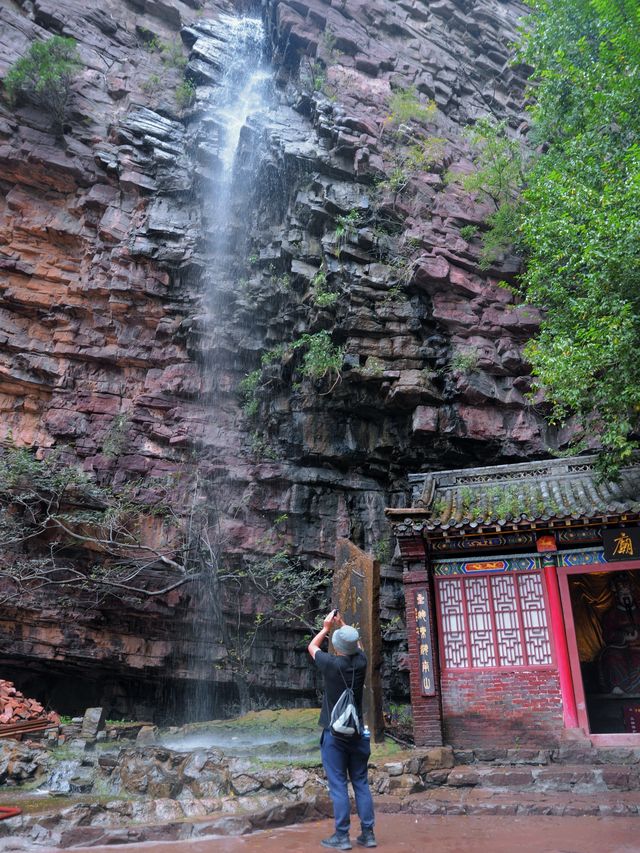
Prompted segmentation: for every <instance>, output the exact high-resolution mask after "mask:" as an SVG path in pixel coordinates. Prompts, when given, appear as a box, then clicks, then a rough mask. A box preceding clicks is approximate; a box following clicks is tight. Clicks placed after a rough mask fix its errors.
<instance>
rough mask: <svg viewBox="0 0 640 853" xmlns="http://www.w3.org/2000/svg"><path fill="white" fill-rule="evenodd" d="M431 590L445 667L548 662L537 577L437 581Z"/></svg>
mask: <svg viewBox="0 0 640 853" xmlns="http://www.w3.org/2000/svg"><path fill="white" fill-rule="evenodd" d="M437 588H438V599H439V602H440V607H439V610H440V634H441V639H442V653H443V664H444V666H445V667H446V668H448V669H466V668H469V667H472V668H486V667H517V666H548V665H549V664H550V663H551V643H550V640H549V628H548V624H547V614H546V610H545V604H544V594H543V590H542V581H541V578H540V575H539V574H533V573H524V572H523V573H518V574H516V573H513V574H504V575H484V576H479V577H465V576H457V577H448V578H438V584H437Z"/></svg>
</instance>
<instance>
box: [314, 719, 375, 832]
mask: <svg viewBox="0 0 640 853" xmlns="http://www.w3.org/2000/svg"><path fill="white" fill-rule="evenodd" d="M320 752H321V754H322V764H323V766H324V769H325V773H326V774H327V781H328V782H329V794H330V795H331V801H332V802H333V816H334V819H335V822H336V832H340V833H343V832H349V823H350V819H351V806H350V804H349V789H348V787H347V783H348V780H350V781H351V784H352V785H353V793H354V794H355V797H356V809H357V811H358V817H359V818H360V823H361V824H362V828H363V829H373V821H374V816H373V798H372V796H371V791H370V790H369V774H368V771H367V765H368V763H369V756H370V755H371V744H370V742H369V738H365V737H354V738H349V739H348V740H347V739H344V740H343V739H342V738H338V737H334V736H333V735H332V734H331V732H330V731H329V729H325V730H324V731H323V732H322V737H321V738H320Z"/></svg>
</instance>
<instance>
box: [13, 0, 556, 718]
mask: <svg viewBox="0 0 640 853" xmlns="http://www.w3.org/2000/svg"><path fill="white" fill-rule="evenodd" d="M194 7H198V8H194ZM230 11H233V7H232V4H228V3H224V2H220V3H213V2H207V3H205V4H202V5H200V4H199V3H197V2H195V0H194V2H193V3H192V4H191V5H189V4H186V3H182V2H181V0H158V2H151V0H147V2H145V3H142V2H133V0H131V2H124V0H109V2H106V3H105V4H103V5H102V7H101V11H100V12H96V11H95V10H87V9H86V7H85V6H84V5H83V4H80V3H77V2H75V0H64V2H62V3H56V4H53V3H50V2H49V0H34V2H23V3H15V4H12V5H11V6H10V7H8V8H4V9H3V10H0V23H1V25H2V26H1V27H0V31H1V33H2V35H1V36H0V38H1V40H2V41H1V44H0V73H2V74H3V75H4V74H5V73H6V70H7V68H8V67H9V65H10V64H11V63H12V62H13V61H14V60H15V59H16V58H17V57H18V56H19V55H21V54H22V53H23V52H24V51H25V49H26V47H27V46H28V44H29V42H30V41H31V40H32V39H33V38H35V37H39V38H42V37H45V36H46V35H47V34H48V33H53V32H56V33H62V34H64V35H71V36H73V37H74V38H76V39H77V40H78V46H79V51H80V54H81V57H82V62H83V70H82V73H81V74H80V76H79V77H78V79H77V80H76V82H75V83H74V91H73V99H72V102H71V110H70V113H69V116H68V123H67V126H66V127H65V133H64V139H63V140H57V139H56V138H55V136H54V135H53V134H52V133H51V131H50V129H49V127H48V124H47V121H46V119H45V118H43V116H42V115H39V114H37V113H36V112H34V110H33V109H32V108H29V107H28V106H22V107H20V108H18V109H15V110H14V109H11V108H9V106H8V105H7V104H6V103H3V104H2V107H1V112H0V164H1V168H2V175H1V181H2V189H3V203H2V210H1V213H0V222H1V225H0V228H1V233H2V238H3V240H2V242H3V250H2V254H1V256H0V264H1V265H2V268H3V276H2V282H1V284H0V310H2V314H3V321H2V334H3V341H2V348H1V350H0V386H1V387H0V405H2V411H3V417H2V429H3V431H4V435H5V436H9V434H11V437H12V439H13V441H15V442H16V443H17V444H19V445H21V446H22V445H24V446H27V447H33V448H34V449H35V450H36V451H37V452H38V453H39V454H45V453H47V452H48V450H49V449H50V448H53V447H59V448H62V447H64V453H65V454H67V456H68V459H69V460H70V461H76V460H77V461H78V462H79V463H80V464H81V465H82V467H83V468H84V469H85V470H86V471H87V472H89V473H91V474H92V475H94V476H95V477H96V478H97V480H98V481H99V482H100V483H103V484H109V483H110V484H113V485H114V487H115V488H119V487H122V485H123V484H124V483H125V482H131V481H132V480H135V479H143V480H145V481H147V482H148V483H151V484H152V483H153V482H154V480H153V479H152V478H157V479H158V480H165V481H166V478H167V477H175V478H177V479H179V480H180V481H181V482H185V481H186V482H191V479H190V478H192V477H193V476H194V474H195V471H196V469H197V471H198V478H199V482H200V484H201V491H202V493H203V494H205V495H206V496H207V499H208V500H209V501H210V503H215V505H216V513H215V514H216V524H215V530H216V536H217V537H218V538H217V542H218V546H219V550H220V552H221V554H222V558H223V560H224V561H226V562H227V563H228V564H233V565H236V566H241V565H242V564H243V561H246V560H251V559H265V558H267V557H269V556H270V555H272V554H273V553H275V552H276V551H278V550H279V549H281V548H282V547H283V546H286V547H287V548H288V549H289V551H290V553H291V554H292V555H294V556H295V557H296V558H300V559H301V560H303V561H304V562H316V563H325V564H326V565H327V567H328V570H330V566H331V561H332V559H333V550H334V545H335V541H336V538H337V537H338V536H347V537H349V538H351V539H352V540H353V541H354V542H355V543H356V544H358V545H359V546H360V547H362V548H364V549H366V550H369V551H373V552H374V553H375V554H376V555H377V556H378V557H379V558H380V559H381V561H382V563H383V577H384V578H385V581H384V595H383V617H384V619H385V620H386V626H387V627H386V639H387V641H388V642H387V651H388V655H389V657H388V663H389V664H390V665H389V666H388V667H387V686H388V688H389V689H391V691H392V692H394V694H395V695H396V696H402V695H405V691H406V685H405V683H404V681H403V677H402V674H401V672H400V669H401V666H402V660H403V659H402V638H403V633H402V626H401V625H400V624H399V619H398V617H399V615H400V614H401V613H402V601H401V594H400V593H399V591H398V589H397V585H396V580H397V578H398V572H397V570H396V569H395V568H394V566H393V562H392V549H391V548H390V534H389V531H388V529H387V527H386V523H385V521H384V516H383V509H384V507H385V506H388V505H401V504H402V502H404V500H405V480H404V477H405V475H406V474H407V473H408V472H411V471H416V470H420V469H424V468H430V467H434V468H437V467H443V466H444V467H448V468H452V467H456V466H464V465H467V464H475V465H478V464H482V463H483V462H485V461H486V462H487V464H492V463H495V462H498V461H510V460H515V459H523V458H528V457H530V456H539V455H542V454H544V453H545V452H546V450H547V445H549V444H551V445H554V444H557V443H558V441H559V438H558V437H557V436H555V435H552V434H550V433H549V432H548V430H547V428H546V427H545V426H544V424H543V422H542V420H541V418H540V417H539V415H538V414H537V413H536V412H535V411H534V410H532V409H531V407H530V405H529V404H528V403H527V401H526V398H525V394H526V393H527V391H528V390H529V388H530V379H529V377H528V372H527V371H528V368H527V365H526V363H525V362H524V360H523V357H522V345H523V343H524V342H525V341H526V339H527V338H528V336H530V334H531V333H532V332H533V331H534V330H535V328H536V324H537V322H538V317H537V315H536V314H535V312H534V311H532V309H530V308H525V307H522V306H519V305H517V304H516V303H515V301H514V297H513V295H512V293H511V292H510V291H509V290H507V289H504V288H502V287H500V286H499V281H501V280H505V279H506V280H511V279H512V278H513V276H514V274H515V273H516V271H517V260H516V259H514V258H511V257H504V258H502V259H501V260H500V261H499V262H496V263H494V264H493V266H492V267H491V268H490V269H489V270H488V271H481V270H480V268H479V264H478V260H479V252H480V248H481V243H480V239H479V237H478V236H477V235H476V236H472V237H471V236H469V234H470V231H471V230H473V228H475V229H477V231H478V233H479V232H480V230H481V229H482V227H483V222H484V221H485V219H486V216H487V214H488V213H489V212H490V206H489V205H488V203H487V202H486V201H482V200H476V199H473V198H470V197H469V196H468V195H467V194H465V193H464V192H463V191H462V190H461V189H460V188H459V186H458V185H456V184H455V183H449V182H448V181H447V180H446V179H445V174H446V172H447V170H448V169H450V168H452V169H454V170H456V171H461V172H464V171H469V170H470V169H471V168H472V163H471V160H470V151H469V147H468V144H467V142H466V141H465V140H464V137H463V130H464V128H465V127H466V125H467V124H468V123H469V122H472V121H474V120H476V119H478V118H480V117H483V116H494V117H496V118H498V119H506V120H507V121H508V123H509V125H510V126H511V128H512V129H513V131H514V132H516V131H517V129H518V128H519V127H520V124H521V118H520V105H521V101H522V93H523V85H524V78H523V70H522V69H519V68H517V67H514V66H512V65H511V64H510V59H511V54H510V49H509V47H508V45H509V43H510V42H511V40H512V39H513V37H514V35H515V27H516V24H517V22H518V19H519V17H520V15H521V13H522V9H521V8H520V6H519V5H518V4H516V3H498V2H496V0H482V2H479V3H474V4H470V3H466V2H464V0H455V2H454V0H442V2H438V3H427V2H421V0H412V2H403V3H390V2H386V0H374V2H366V3H364V2H348V3H342V2H340V0H336V2H332V3H330V4H327V3H324V2H320V0H302V2H300V0H296V2H292V3H287V2H277V1H276V0H269V2H267V3H266V4H265V8H264V15H265V22H266V27H267V32H268V41H269V45H270V50H271V53H272V58H273V66H274V80H275V83H276V87H275V93H274V101H273V104H272V107H271V108H270V109H269V110H268V111H266V112H263V113H262V114H261V115H259V116H255V117H253V118H251V119H250V121H249V123H248V125H247V127H246V128H245V129H244V130H243V133H242V136H241V147H240V156H239V166H240V169H242V168H246V169H247V170H248V169H249V168H250V167H249V165H248V164H249V163H250V162H251V161H252V157H251V156H250V155H251V154H252V153H253V154H254V153H255V152H256V151H258V150H259V151H261V152H262V153H261V155H260V158H259V161H258V163H257V164H256V163H255V162H254V166H251V168H252V169H253V168H255V172H251V174H250V175H249V178H250V181H249V184H250V186H251V187H252V195H250V196H249V197H247V198H244V199H237V205H236V207H235V209H234V210H233V212H232V221H231V222H230V223H229V227H230V231H231V234H232V236H233V241H232V242H235V245H236V248H237V249H238V251H237V252H236V255H235V256H234V258H233V262H232V263H231V264H230V265H227V266H226V270H225V272H224V274H222V273H221V271H220V269H219V267H218V266H217V265H216V263H215V259H214V258H213V256H212V255H211V240H210V236H211V235H210V228H211V216H210V215H209V211H210V208H211V205H215V203H216V201H215V199H216V188H217V180H218V178H217V176H218V171H219V154H220V132H221V131H220V127H221V125H220V121H219V120H218V119H217V118H216V114H215V95H216V89H217V87H218V86H219V84H220V79H221V73H222V67H223V64H224V52H225V41H224V35H223V33H224V26H223V23H222V22H221V21H220V15H221V14H223V13H228V12H230ZM242 11H245V10H244V9H243V10H242ZM159 46H160V47H159ZM177 55H180V56H184V58H185V59H187V58H188V65H187V66H186V69H185V71H184V74H186V77H187V79H189V80H190V81H192V84H193V86H195V87H196V90H195V101H194V103H193V104H192V105H190V106H188V107H185V108H179V106H178V103H177V101H176V98H175V92H176V91H177V89H178V87H179V86H181V85H182V81H183V70H182V68H181V65H182V62H175V56H177ZM171 57H174V59H172V58H171ZM403 92H404V93H409V95H408V97H410V98H414V99H415V100H417V102H419V103H420V104H421V106H422V108H423V109H424V114H421V115H420V117H419V118H418V119H417V120H416V119H415V118H412V117H409V118H408V119H406V121H405V122H404V123H403V122H402V121H396V119H395V118H393V116H392V117H391V119H390V114H391V113H392V111H393V103H394V100H393V99H394V93H395V94H396V95H397V93H403ZM417 143H419V145H420V148H421V150H423V151H426V152H427V153H426V154H424V155H423V157H422V159H421V160H420V162H419V163H418V164H415V163H414V162H413V161H412V159H411V157H412V153H411V152H412V149H413V148H414V146H415V145H416V144H417ZM414 153H415V152H414ZM414 159H415V158H414ZM243 164H244V165H243ZM463 234H464V235H466V236H464V237H463V236H462V235H463ZM320 282H322V288H324V290H325V292H330V293H331V294H335V297H336V298H335V300H333V301H332V297H331V298H330V299H328V300H327V299H324V300H322V299H319V298H318V293H319V292H318V288H319V285H320ZM210 287H216V288H218V290H219V292H220V293H222V294H223V295H224V298H223V299H221V300H220V306H221V307H220V316H219V317H217V318H216V326H215V329H212V327H211V326H210V325H208V324H207V323H206V322H204V320H203V314H204V305H205V294H206V293H207V291H208V289H209V288H210ZM323 330H326V331H327V332H328V333H329V334H330V335H331V340H332V342H333V344H334V345H336V346H339V347H341V348H343V356H342V361H341V366H340V369H339V371H338V372H334V373H333V374H330V373H329V374H328V375H327V376H325V377H324V378H322V377H321V376H320V378H318V379H317V380H313V379H309V378H307V377H305V376H304V375H303V358H304V353H305V347H304V346H302V345H301V344H300V341H301V337H302V336H303V335H305V334H307V335H314V334H316V333H318V332H320V331H323ZM265 353H267V357H266V359H263V358H262V356H263V355H264V354H265ZM212 359H213V361H214V363H215V370H213V371H211V370H210V369H207V368H206V365H207V364H210V363H211V361H212ZM256 369H257V370H259V371H260V375H259V379H258V382H257V385H256V386H255V389H254V390H255V393H254V398H253V400H252V403H253V405H252V406H251V407H250V411H248V408H249V407H247V405H246V399H245V401H244V402H245V407H244V411H243V401H242V397H241V394H240V393H239V390H238V389H239V384H240V381H241V380H242V378H243V377H244V376H245V375H246V374H247V373H249V372H251V371H254V370H256ZM202 484H204V486H203V485H202ZM176 495H177V491H176ZM183 501H184V490H183V489H182V490H180V498H179V499H178V498H176V503H177V504H178V509H182V508H183V506H182V503H183ZM198 601H199V598H198V596H197V595H196V596H194V597H193V598H192V597H191V596H190V594H189V591H188V588H187V587H185V588H183V589H182V590H181V591H176V592H174V593H171V594H170V596H169V597H167V598H166V599H163V600H154V601H153V602H149V603H147V604H145V605H144V606H142V607H141V606H134V605H130V606H129V607H128V608H123V607H122V606H121V605H120V604H119V603H117V602H112V603H109V602H108V601H106V602H103V603H102V604H101V605H100V606H99V607H96V608H88V609H85V610H84V611H83V612H76V614H75V617H74V619H65V620H62V621H61V618H60V611H59V610H58V608H57V606H56V601H55V598H51V599H50V601H49V602H48V605H47V606H46V607H45V608H43V609H40V610H39V611H35V610H28V609H24V608H20V607H17V606H13V608H11V609H8V610H6V611H5V613H4V614H3V617H2V627H3V632H2V633H3V640H2V647H1V648H2V655H3V661H4V668H5V670H6V672H7V673H8V674H11V675H13V676H14V680H15V677H16V673H17V672H20V671H22V672H23V673H24V671H25V664H28V667H27V669H28V668H29V667H30V668H31V670H32V672H33V673H34V674H35V680H40V681H42V675H43V673H44V672H45V670H46V671H47V672H48V675H47V677H48V679H49V690H51V691H54V690H55V684H56V683H57V681H58V677H59V676H61V675H63V674H64V673H67V672H68V671H69V669H70V668H71V667H73V668H74V669H75V671H76V672H80V673H81V676H80V678H79V681H80V682H81V684H78V686H77V687H76V690H77V691H78V693H82V694H83V695H82V701H81V702H79V704H83V705H86V704H97V703H99V704H105V705H106V706H107V707H108V709H109V711H110V712H111V713H114V712H118V713H127V712H129V713H131V712H135V713H139V714H140V715H144V716H147V715H148V714H149V713H151V712H153V711H157V709H158V707H159V705H161V704H164V705H165V706H166V704H167V703H168V702H169V701H170V696H171V695H173V696H174V697H177V698H176V699H175V704H177V705H180V703H181V698H180V697H181V695H182V690H183V689H184V685H185V683H186V682H187V681H189V679H191V678H205V679H208V680H209V681H210V682H211V684H212V685H214V686H215V685H218V687H219V689H218V697H219V701H218V708H217V710H218V711H220V712H222V711H223V710H224V709H225V707H226V706H229V705H232V704H233V702H234V701H235V693H234V687H233V682H234V679H235V678H236V673H237V667H236V668H234V663H233V660H232V655H231V654H230V650H229V648H228V647H227V646H226V645H225V643H224V642H223V637H222V635H221V633H220V630H219V626H217V625H216V619H217V618H218V617H217V616H216V614H215V613H210V612H206V611H204V610H203V608H202V607H200V608H199V607H198ZM224 609H226V612H227V616H228V618H230V619H237V618H240V619H241V620H243V619H245V620H247V621H248V622H250V621H251V618H252V615H251V614H252V612H253V611H254V610H255V609H256V602H255V600H252V597H251V596H250V595H242V596H240V597H239V598H238V597H237V596H235V594H233V595H231V596H229V599H228V600H225V602H224ZM193 621H195V622H196V623H198V624H199V625H200V626H201V627H203V628H204V629H207V626H208V631H209V634H208V636H209V637H210V641H209V642H208V644H207V646H206V651H203V647H202V645H200V644H198V643H197V642H196V641H195V640H194V639H193V638H194V636H195V634H194V633H193V632H192V631H191V630H190V629H189V628H188V627H187V626H188V625H189V624H190V623H191V622H193ZM200 633H202V632H200ZM205 633H206V631H205ZM302 633H303V632H300V634H299V635H291V634H290V633H289V632H288V631H286V630H282V631H281V632H280V633H278V632H275V633H271V634H266V635H258V637H257V640H256V642H255V643H254V644H253V646H252V648H251V652H250V658H249V659H250V668H249V669H250V671H249V673H248V678H249V680H250V681H251V682H252V683H253V685H254V692H255V693H256V695H258V694H259V695H260V696H261V697H262V699H261V701H270V700H273V698H274V697H278V698H279V699H280V700H281V701H289V702H291V701H294V702H295V701H308V700H309V699H312V698H313V696H314V690H315V683H314V679H313V673H312V672H311V670H310V669H309V667H308V665H307V662H306V660H305V653H304V641H303V635H302ZM43 662H44V663H43ZM23 677H24V675H23ZM224 685H227V687H224ZM20 686H24V685H20ZM154 691H155V693H154ZM150 697H151V698H150ZM109 703H111V704H109ZM57 704H58V706H59V707H60V710H63V711H64V710H65V709H64V708H63V707H62V706H60V704H59V702H58V703H57ZM175 704H174V707H175Z"/></svg>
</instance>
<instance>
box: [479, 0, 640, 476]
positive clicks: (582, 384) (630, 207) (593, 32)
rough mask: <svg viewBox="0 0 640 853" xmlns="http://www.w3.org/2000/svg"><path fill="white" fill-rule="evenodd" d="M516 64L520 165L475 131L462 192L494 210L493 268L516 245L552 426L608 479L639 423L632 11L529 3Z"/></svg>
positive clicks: (639, 19) (513, 146) (639, 120)
mask: <svg viewBox="0 0 640 853" xmlns="http://www.w3.org/2000/svg"><path fill="white" fill-rule="evenodd" d="M533 5H534V14H533V15H532V17H531V21H530V24H531V26H530V28H529V29H528V30H527V31H526V32H525V33H524V34H523V36H522V41H521V45H520V58H521V59H522V60H523V61H525V62H527V63H529V64H530V65H531V66H532V67H533V75H532V85H531V90H530V94H531V97H532V99H533V105H532V107H531V108H530V117H531V124H532V128H531V131H530V134H529V140H530V142H531V143H533V145H535V148H536V152H537V153H536V154H535V155H533V156H532V157H531V158H530V159H529V160H528V162H527V161H525V160H524V159H523V158H522V156H521V153H520V147H519V145H518V143H517V142H515V141H513V140H512V139H510V138H509V136H508V135H507V133H506V128H505V127H504V126H503V125H498V126H494V127H493V128H492V127H490V126H489V125H487V124H486V123H485V124H484V125H480V126H479V127H478V128H477V130H476V131H475V139H474V142H475V144H476V147H477V150H478V152H479V153H478V167H479V168H478V172H477V174H476V175H474V176H472V177H471V178H468V179H466V180H465V185H466V186H467V188H469V189H477V190H478V191H479V192H482V193H484V194H485V195H490V196H491V197H492V198H493V199H494V201H495V202H496V210H495V213H494V214H492V216H491V217H490V218H489V221H488V223H487V224H488V226H489V231H488V234H487V235H486V236H485V242H484V258H485V261H486V262H487V263H489V264H490V263H491V262H492V260H493V259H495V257H496V256H497V255H498V254H499V252H500V251H502V250H504V248H505V247H506V246H507V245H508V244H509V243H512V244H513V245H515V247H516V249H518V250H519V251H520V252H521V254H522V255H523V257H524V260H525V268H524V272H523V274H522V275H521V277H520V278H519V280H518V282H517V290H518V291H519V292H520V294H521V295H522V297H523V298H524V299H525V300H526V301H527V302H529V303H531V304H533V305H536V306H538V307H540V308H541V309H543V311H544V318H543V322H542V326H541V329H540V332H539V334H538V335H537V336H536V338H535V339H534V340H532V341H531V343H530V344H529V346H528V347H527V350H526V354H527V356H528V358H529V359H530V361H531V363H532V365H533V372H534V375H535V377H536V379H537V382H538V385H539V387H540V388H542V389H543V390H544V395H545V399H546V400H547V401H548V403H549V407H550V411H549V416H550V419H551V421H552V422H553V423H556V424H563V423H566V422H567V421H570V422H571V423H572V424H573V425H574V427H577V430H576V435H575V446H576V448H578V447H580V446H583V445H584V444H585V443H594V442H597V443H599V444H600V445H601V446H602V448H603V449H604V453H603V456H602V463H603V470H604V471H605V472H606V473H608V474H610V475H611V474H615V472H616V471H617V469H618V467H619V465H620V464H621V463H623V462H624V461H625V460H626V459H627V458H628V457H629V455H630V453H631V451H632V450H633V448H634V447H635V446H636V444H637V441H636V439H637V434H638V429H639V426H640V424H639V420H638V418H639V413H640V362H639V361H638V358H637V353H638V349H639V348H640V320H639V312H638V302H639V300H640V248H639V247H640V239H639V238H640V146H639V145H638V138H639V133H640V10H639V8H638V5H637V3H636V2H635V0H591V2H586V0H561V2H557V0H553V2H551V0H536V2H535V3H534V4H533Z"/></svg>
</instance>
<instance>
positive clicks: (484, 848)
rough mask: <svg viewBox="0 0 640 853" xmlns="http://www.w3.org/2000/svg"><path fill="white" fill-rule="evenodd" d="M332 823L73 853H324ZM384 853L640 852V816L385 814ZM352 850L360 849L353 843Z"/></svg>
mask: <svg viewBox="0 0 640 853" xmlns="http://www.w3.org/2000/svg"><path fill="white" fill-rule="evenodd" d="M332 832H333V824H332V822H330V821H321V822H320V823H307V824H302V825H298V826H290V827H285V828H283V829H274V830H266V831H264V832H256V833H253V834H252V835H246V836H242V837H240V838H216V839H210V840H206V841H205V840H198V841H183V842H165V843H162V844H155V843H149V844H132V845H118V846H117V848H114V847H91V848H88V849H86V850H82V851H81V850H80V849H79V848H74V851H73V853H114V849H117V850H118V851H120V853H134V851H140V853H308V851H309V852H310V851H315V850H318V851H321V850H324V849H325V848H324V847H321V846H320V840H321V839H322V838H326V837H327V836H328V835H331V833H332ZM376 836H377V839H378V849H379V850H381V851H385V853H640V817H635V818H632V817H631V818H624V817H613V818H612V817H607V818H598V817H547V816H535V817H488V816H486V817H484V816H483V817H472V816H467V815H459V816H447V817H441V816H433V817H428V816H415V815H400V814H391V815H381V816H380V819H379V821H378V825H377V826H376ZM351 840H352V843H353V849H354V850H361V849H362V848H361V847H358V846H357V845H356V844H355V840H354V838H353V833H352V839H351Z"/></svg>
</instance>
